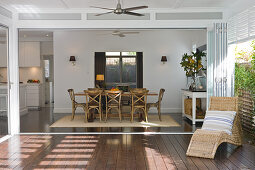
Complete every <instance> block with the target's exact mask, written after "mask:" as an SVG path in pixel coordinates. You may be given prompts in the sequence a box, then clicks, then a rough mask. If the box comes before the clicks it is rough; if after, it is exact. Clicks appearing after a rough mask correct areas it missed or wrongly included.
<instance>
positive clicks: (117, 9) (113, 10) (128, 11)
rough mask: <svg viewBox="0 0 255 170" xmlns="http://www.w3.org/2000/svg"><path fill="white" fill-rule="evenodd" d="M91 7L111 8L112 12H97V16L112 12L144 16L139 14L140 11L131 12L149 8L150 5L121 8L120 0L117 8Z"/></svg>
mask: <svg viewBox="0 0 255 170" xmlns="http://www.w3.org/2000/svg"><path fill="white" fill-rule="evenodd" d="M91 7H92V8H99V9H106V10H111V11H110V12H105V13H101V14H96V15H95V16H100V15H104V14H110V13H114V14H118V15H120V14H127V15H133V16H144V14H139V13H135V12H131V11H134V10H138V9H144V8H148V6H136V7H131V8H121V4H120V0H118V3H117V7H116V9H113V8H105V7H97V6H91Z"/></svg>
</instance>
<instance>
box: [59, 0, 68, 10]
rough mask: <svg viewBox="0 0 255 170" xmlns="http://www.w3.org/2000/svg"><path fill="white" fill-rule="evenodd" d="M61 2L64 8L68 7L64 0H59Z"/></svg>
mask: <svg viewBox="0 0 255 170" xmlns="http://www.w3.org/2000/svg"><path fill="white" fill-rule="evenodd" d="M60 1H61V2H62V4H63V5H64V6H65V8H66V9H69V8H70V7H69V6H68V5H67V3H66V1H65V0H60Z"/></svg>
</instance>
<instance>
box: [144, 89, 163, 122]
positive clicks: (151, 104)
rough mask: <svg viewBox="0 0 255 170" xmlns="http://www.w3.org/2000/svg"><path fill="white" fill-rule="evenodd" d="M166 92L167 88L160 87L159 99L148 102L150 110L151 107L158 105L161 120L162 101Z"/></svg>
mask: <svg viewBox="0 0 255 170" xmlns="http://www.w3.org/2000/svg"><path fill="white" fill-rule="evenodd" d="M164 93H165V89H160V90H159V95H158V101H157V102H156V103H147V111H149V109H150V108H151V107H156V108H157V110H158V117H159V120H160V121H162V120H161V102H162V99H163V96H164Z"/></svg>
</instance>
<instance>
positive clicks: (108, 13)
mask: <svg viewBox="0 0 255 170" xmlns="http://www.w3.org/2000/svg"><path fill="white" fill-rule="evenodd" d="M110 13H113V11H110V12H105V13H100V14H96V15H95V16H101V15H105V14H110Z"/></svg>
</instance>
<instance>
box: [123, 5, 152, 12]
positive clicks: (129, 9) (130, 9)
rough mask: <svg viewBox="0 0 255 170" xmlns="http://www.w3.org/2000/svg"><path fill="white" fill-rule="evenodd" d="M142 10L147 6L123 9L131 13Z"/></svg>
mask: <svg viewBox="0 0 255 170" xmlns="http://www.w3.org/2000/svg"><path fill="white" fill-rule="evenodd" d="M144 8H148V6H136V7H131V8H125V9H124V10H126V11H133V10H138V9H144Z"/></svg>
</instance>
